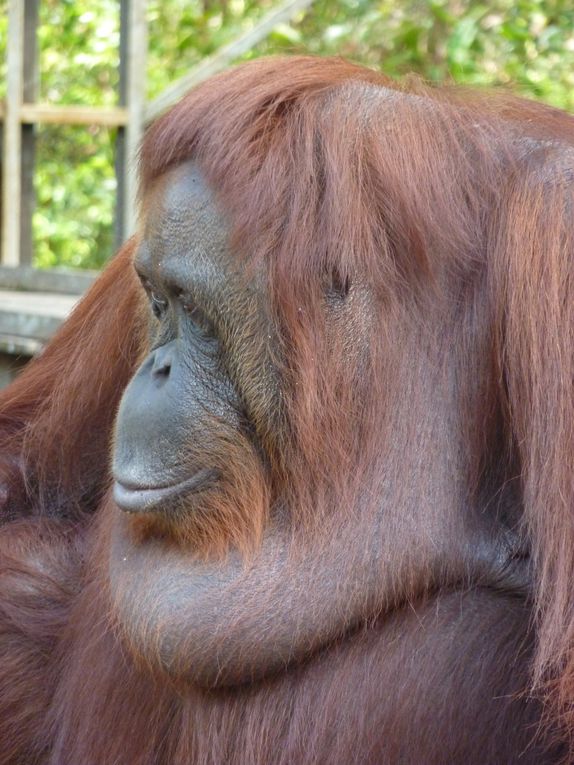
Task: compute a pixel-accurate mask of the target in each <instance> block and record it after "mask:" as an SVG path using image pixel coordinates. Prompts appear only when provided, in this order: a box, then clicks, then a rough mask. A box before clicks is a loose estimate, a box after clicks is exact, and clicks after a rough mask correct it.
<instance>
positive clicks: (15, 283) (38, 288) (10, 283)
mask: <svg viewBox="0 0 574 765" xmlns="http://www.w3.org/2000/svg"><path fill="white" fill-rule="evenodd" d="M97 277H98V272H97V271H87V270H86V271H79V270H76V271H74V270H72V269H58V268H51V269H50V270H42V269H39V268H33V267H31V266H20V267H16V268H7V267H2V266H0V290H2V289H4V290H28V291H31V292H54V293H58V294H60V295H81V294H82V293H83V292H85V291H86V290H87V289H88V288H89V287H90V286H91V285H92V284H93V283H94V282H95V280H96V278H97ZM31 300H32V301H33V298H31Z"/></svg>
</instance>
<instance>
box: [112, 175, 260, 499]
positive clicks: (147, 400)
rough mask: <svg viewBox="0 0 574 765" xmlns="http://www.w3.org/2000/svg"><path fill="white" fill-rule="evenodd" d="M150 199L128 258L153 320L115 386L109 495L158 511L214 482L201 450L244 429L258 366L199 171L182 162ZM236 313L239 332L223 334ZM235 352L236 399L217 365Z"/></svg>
mask: <svg viewBox="0 0 574 765" xmlns="http://www.w3.org/2000/svg"><path fill="white" fill-rule="evenodd" d="M158 196H161V198H162V201H161V203H157V201H156V200H157V197H158ZM153 197H154V199H153V204H151V205H149V209H150V210H151V211H152V212H151V214H150V215H149V216H148V218H147V222H146V227H145V231H144V237H143V242H142V244H141V246H140V248H139V251H138V253H137V256H136V258H135V263H134V265H135V268H136V271H137V273H138V275H139V276H140V279H141V281H142V284H143V286H144V288H145V289H146V291H147V293H148V297H149V300H150V308H151V311H152V312H153V314H154V317H155V318H154V319H153V320H152V322H151V328H150V336H151V338H150V343H151V351H150V353H149V355H148V356H147V358H146V359H145V361H144V362H143V364H142V365H141V367H140V369H139V370H138V372H137V373H136V375H135V376H134V378H133V379H132V381H131V383H130V385H129V386H128V388H127V390H126V391H125V393H124V396H123V399H122V403H121V406H120V409H119V414H118V419H117V427H116V441H115V451H114V460H113V475H114V478H115V483H114V499H115V501H116V503H117V504H118V506H119V507H121V508H122V509H123V510H126V511H130V512H137V513H145V512H152V511H158V512H161V513H168V512H169V510H170V507H171V506H172V505H173V503H174V501H179V500H180V499H181V498H182V497H185V498H186V500H187V501H189V499H190V496H191V495H192V494H194V493H198V492H201V491H202V489H205V488H206V487H208V486H211V487H213V485H214V484H216V483H217V481H218V479H219V477H220V476H219V472H218V469H217V467H216V465H214V464H211V463H210V459H209V458H210V453H213V450H215V451H217V450H218V445H217V440H218V438H219V437H225V438H231V439H233V438H236V437H237V435H238V434H239V433H240V432H241V431H242V429H244V428H245V424H246V409H247V408H249V392H250V389H253V388H254V387H256V386H257V384H258V380H257V370H258V369H259V370H260V371H261V370H262V369H263V368H265V367H267V366H268V363H267V360H266V359H265V348H261V347H260V346H259V345H258V344H257V343H256V342H255V343H254V342H253V340H251V339H250V337H249V332H248V330H249V326H250V324H251V323H254V322H256V323H257V324H258V325H259V326H261V322H262V315H261V310H260V307H259V300H258V295H257V292H256V290H255V288H254V287H253V286H251V287H247V286H246V285H245V284H241V283H240V279H239V277H238V275H237V274H234V273H233V272H232V271H231V269H230V267H229V264H230V259H229V255H228V253H227V236H228V234H227V227H226V224H225V220H224V219H223V216H222V215H221V214H220V213H219V211H218V209H217V206H216V204H215V201H214V199H213V195H212V193H211V192H210V190H209V189H208V187H207V186H206V184H205V182H204V180H203V178H202V176H201V174H200V173H199V171H198V170H197V169H196V168H194V167H192V166H190V165H184V166H182V167H181V168H179V169H177V170H176V171H174V172H173V173H171V174H170V182H169V184H167V185H166V186H165V189H164V188H163V187H162V186H160V187H159V188H158V189H156V191H155V194H154V195H153ZM238 311H241V315H242V316H243V317H244V324H243V327H244V330H246V331H244V332H243V333H242V334H241V335H238V333H237V332H235V333H230V332H229V315H230V314H233V313H234V312H238ZM260 334H261V333H260V332H259V333H257V335H255V337H256V338H257V337H259V336H260ZM240 353H241V354H245V355H246V356H247V357H248V358H251V359H255V360H257V363H256V364H254V367H253V372H252V373H251V379H250V380H249V381H248V383H247V384H246V386H245V390H244V391H243V394H244V396H245V398H242V396H240V394H239V393H238V390H237V388H238V386H239V385H240V384H241V380H240V379H238V378H239V376H240V371H239V374H238V370H237V369H235V368H234V365H233V363H226V360H229V359H230V358H231V357H233V356H234V355H235V354H240ZM232 376H233V377H234V378H235V379H234V380H232V379H231V378H232ZM258 405H259V406H260V403H259V404H258ZM214 439H215V440H214Z"/></svg>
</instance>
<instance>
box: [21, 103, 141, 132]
mask: <svg viewBox="0 0 574 765" xmlns="http://www.w3.org/2000/svg"><path fill="white" fill-rule="evenodd" d="M128 120H129V114H128V110H127V109H124V108H122V107H119V106H116V107H109V108H104V107H99V106H72V105H66V106H53V105H51V104H22V106H21V108H20V121H21V122H23V123H24V124H27V125H33V124H36V123H38V122H46V123H48V122H49V123H51V124H55V125H102V126H104V127H118V126H120V125H127V124H128Z"/></svg>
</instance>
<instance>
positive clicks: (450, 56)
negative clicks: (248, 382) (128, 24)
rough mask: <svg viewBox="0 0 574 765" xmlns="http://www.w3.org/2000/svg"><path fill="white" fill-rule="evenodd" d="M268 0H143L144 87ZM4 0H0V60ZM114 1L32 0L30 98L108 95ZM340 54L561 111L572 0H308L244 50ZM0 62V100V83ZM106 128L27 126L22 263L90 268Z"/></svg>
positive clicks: (107, 186) (209, 47)
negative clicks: (35, 35)
mask: <svg viewBox="0 0 574 765" xmlns="http://www.w3.org/2000/svg"><path fill="white" fill-rule="evenodd" d="M272 7H273V3H272V2H271V1H270V0H257V1H255V0H226V1H223V2H215V1H214V0H203V1H201V0H150V1H149V2H148V6H147V8H148V10H147V16H148V28H149V55H148V68H147V73H146V79H147V93H148V97H150V98H153V97H154V96H157V95H159V93H161V91H162V90H163V89H164V88H165V87H166V86H167V85H168V84H170V83H171V82H173V81H174V80H175V79H176V78H178V77H179V76H181V75H182V74H184V73H185V72H187V71H188V70H189V69H190V68H191V67H193V66H194V65H196V64H198V63H199V62H200V61H201V60H202V58H203V57H204V56H206V55H208V54H210V53H213V52H214V51H215V50H216V49H217V48H219V47H221V46H222V45H224V44H226V43H229V42H231V41H232V40H233V39H234V38H235V37H237V36H238V35H239V34H240V33H242V32H244V31H246V30H247V29H249V28H250V26H252V25H253V24H254V23H255V22H256V21H257V20H258V19H260V18H261V17H262V16H263V15H264V14H265V13H267V12H268V11H269V10H270V9H271V8H272ZM6 34H7V29H6V0H0V61H1V62H2V64H1V66H2V67H4V66H5V64H4V61H5V46H6ZM118 42H119V3H118V2H117V0H41V3H40V26H39V47H40V72H41V84H40V94H39V100H41V101H48V102H50V103H53V104H82V105H90V106H104V105H105V106H109V105H113V104H115V103H116V102H117V87H118ZM301 52H309V53H315V54H331V55H343V56H346V57H349V58H351V59H353V60H355V61H359V62H363V63H365V64H367V65H368V66H371V67H375V68H380V69H382V70H383V71H384V72H386V73H387V74H389V75H391V76H394V77H401V76H402V75H404V74H406V73H408V72H417V73H419V74H420V75H422V76H423V77H425V78H427V79H429V80H432V81H435V82H442V81H450V82H459V83H473V84H479V85H489V86H506V87H511V88H512V89H513V90H514V91H515V92H518V93H520V94H522V95H525V96H527V97H530V98H535V99H541V100H544V101H546V102H547V103H550V104H553V105H555V106H559V107H561V108H563V109H568V110H571V111H572V110H574V0H490V1H489V2H488V3H486V2H484V3H481V2H476V0H383V1H382V2H381V1H379V2H375V1H374V0H316V2H314V3H313V5H312V6H311V8H310V9H308V10H307V11H305V12H301V13H299V15H298V16H296V17H295V19H294V20H293V22H292V23H291V24H283V25H280V26H279V27H277V28H276V29H275V30H274V32H273V33H272V34H271V35H270V37H269V38H268V39H267V40H266V41H265V42H264V43H263V44H260V45H259V46H258V47H256V48H255V49H253V50H252V51H251V52H250V53H249V54H248V55H247V56H245V57H244V58H254V57H256V56H260V55H264V54H272V53H301ZM4 73H5V72H4V70H3V69H2V70H0V98H1V97H3V95H4V92H3V88H4V83H5V77H4ZM114 140H115V135H114V131H113V130H110V129H107V128H98V127H93V128H85V127H70V126H64V127H62V126H55V125H46V126H41V127H40V128H38V144H37V175H36V193H37V211H36V213H35V217H34V237H35V252H36V265H38V266H40V267H49V266H52V265H60V266H71V267H89V268H98V267H99V266H101V265H102V264H103V262H104V261H105V260H106V259H107V258H108V257H109V256H110V254H111V253H112V250H113V246H114V245H113V239H114V234H113V215H114V205H115V193H114V192H115V178H114Z"/></svg>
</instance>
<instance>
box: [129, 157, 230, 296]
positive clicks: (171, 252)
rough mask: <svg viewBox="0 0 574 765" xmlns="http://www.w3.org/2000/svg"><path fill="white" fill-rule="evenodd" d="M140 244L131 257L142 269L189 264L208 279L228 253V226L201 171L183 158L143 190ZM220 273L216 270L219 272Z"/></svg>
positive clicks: (214, 275)
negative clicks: (144, 202)
mask: <svg viewBox="0 0 574 765" xmlns="http://www.w3.org/2000/svg"><path fill="white" fill-rule="evenodd" d="M142 233H143V236H142V242H141V244H140V247H139V249H138V252H137V254H136V257H135V265H136V268H138V269H139V270H142V271H149V270H150V269H157V268H161V266H162V264H165V265H167V264H168V263H171V262H172V261H173V262H176V263H184V264H186V268H187V269H189V268H190V267H192V264H195V265H196V266H197V267H198V268H199V269H200V271H201V273H202V274H203V276H204V277H205V276H206V273H205V272H206V269H207V270H208V271H209V274H208V276H209V277H210V279H211V280H212V281H213V280H214V279H216V277H217V274H216V273H215V270H218V263H220V262H222V260H223V259H224V258H225V256H226V254H227V252H228V238H229V236H228V226H227V224H226V220H225V216H224V214H223V213H222V212H221V211H220V209H219V206H218V204H217V202H216V198H215V195H214V193H213V191H212V190H211V188H210V187H209V185H208V183H207V182H206V180H205V178H204V176H203V174H202V172H201V171H200V169H199V168H198V167H197V165H196V164H195V163H194V162H191V161H188V162H184V163H183V164H181V165H179V166H177V167H175V168H173V169H171V170H168V171H167V172H166V173H165V174H164V175H163V176H162V177H161V178H160V179H159V180H158V182H157V183H156V184H154V186H153V188H152V190H151V191H150V192H149V197H148V199H147V200H146V213H145V215H144V221H143V232H142ZM220 276H221V274H220Z"/></svg>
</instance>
